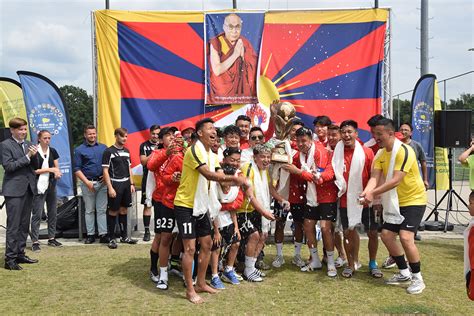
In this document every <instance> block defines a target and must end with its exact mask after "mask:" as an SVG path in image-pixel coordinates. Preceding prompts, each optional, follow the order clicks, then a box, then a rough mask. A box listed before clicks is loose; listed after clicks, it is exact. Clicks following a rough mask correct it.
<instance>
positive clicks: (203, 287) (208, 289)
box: [194, 283, 217, 294]
mask: <svg viewBox="0 0 474 316" xmlns="http://www.w3.org/2000/svg"><path fill="white" fill-rule="evenodd" d="M194 290H195V291H196V292H197V293H203V292H206V293H209V294H216V293H217V290H215V289H213V288H212V287H210V286H209V285H207V284H206V283H204V285H197V284H196V285H195V286H194Z"/></svg>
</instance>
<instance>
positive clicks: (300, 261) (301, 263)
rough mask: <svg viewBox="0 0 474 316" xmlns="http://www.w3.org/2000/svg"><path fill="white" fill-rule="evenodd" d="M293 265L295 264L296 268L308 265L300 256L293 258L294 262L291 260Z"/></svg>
mask: <svg viewBox="0 0 474 316" xmlns="http://www.w3.org/2000/svg"><path fill="white" fill-rule="evenodd" d="M291 263H293V264H294V265H295V266H297V267H299V268H302V267H304V266H305V265H306V263H305V262H304V261H303V259H302V258H301V256H300V255H295V256H294V257H293V260H291Z"/></svg>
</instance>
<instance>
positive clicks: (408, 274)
mask: <svg viewBox="0 0 474 316" xmlns="http://www.w3.org/2000/svg"><path fill="white" fill-rule="evenodd" d="M400 274H401V275H403V276H406V277H409V276H410V275H411V274H410V270H408V268H406V269H402V270H400Z"/></svg>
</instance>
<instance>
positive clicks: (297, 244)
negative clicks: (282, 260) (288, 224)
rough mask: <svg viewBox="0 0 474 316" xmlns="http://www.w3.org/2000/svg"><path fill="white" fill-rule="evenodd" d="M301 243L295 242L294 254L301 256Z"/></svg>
mask: <svg viewBox="0 0 474 316" xmlns="http://www.w3.org/2000/svg"><path fill="white" fill-rule="evenodd" d="M302 245H303V243H301V242H295V256H301V246H302Z"/></svg>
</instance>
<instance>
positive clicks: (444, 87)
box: [443, 80, 448, 110]
mask: <svg viewBox="0 0 474 316" xmlns="http://www.w3.org/2000/svg"><path fill="white" fill-rule="evenodd" d="M446 81H447V80H445V81H444V85H443V90H444V91H443V100H444V109H445V110H447V109H448V103H447V102H446Z"/></svg>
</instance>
